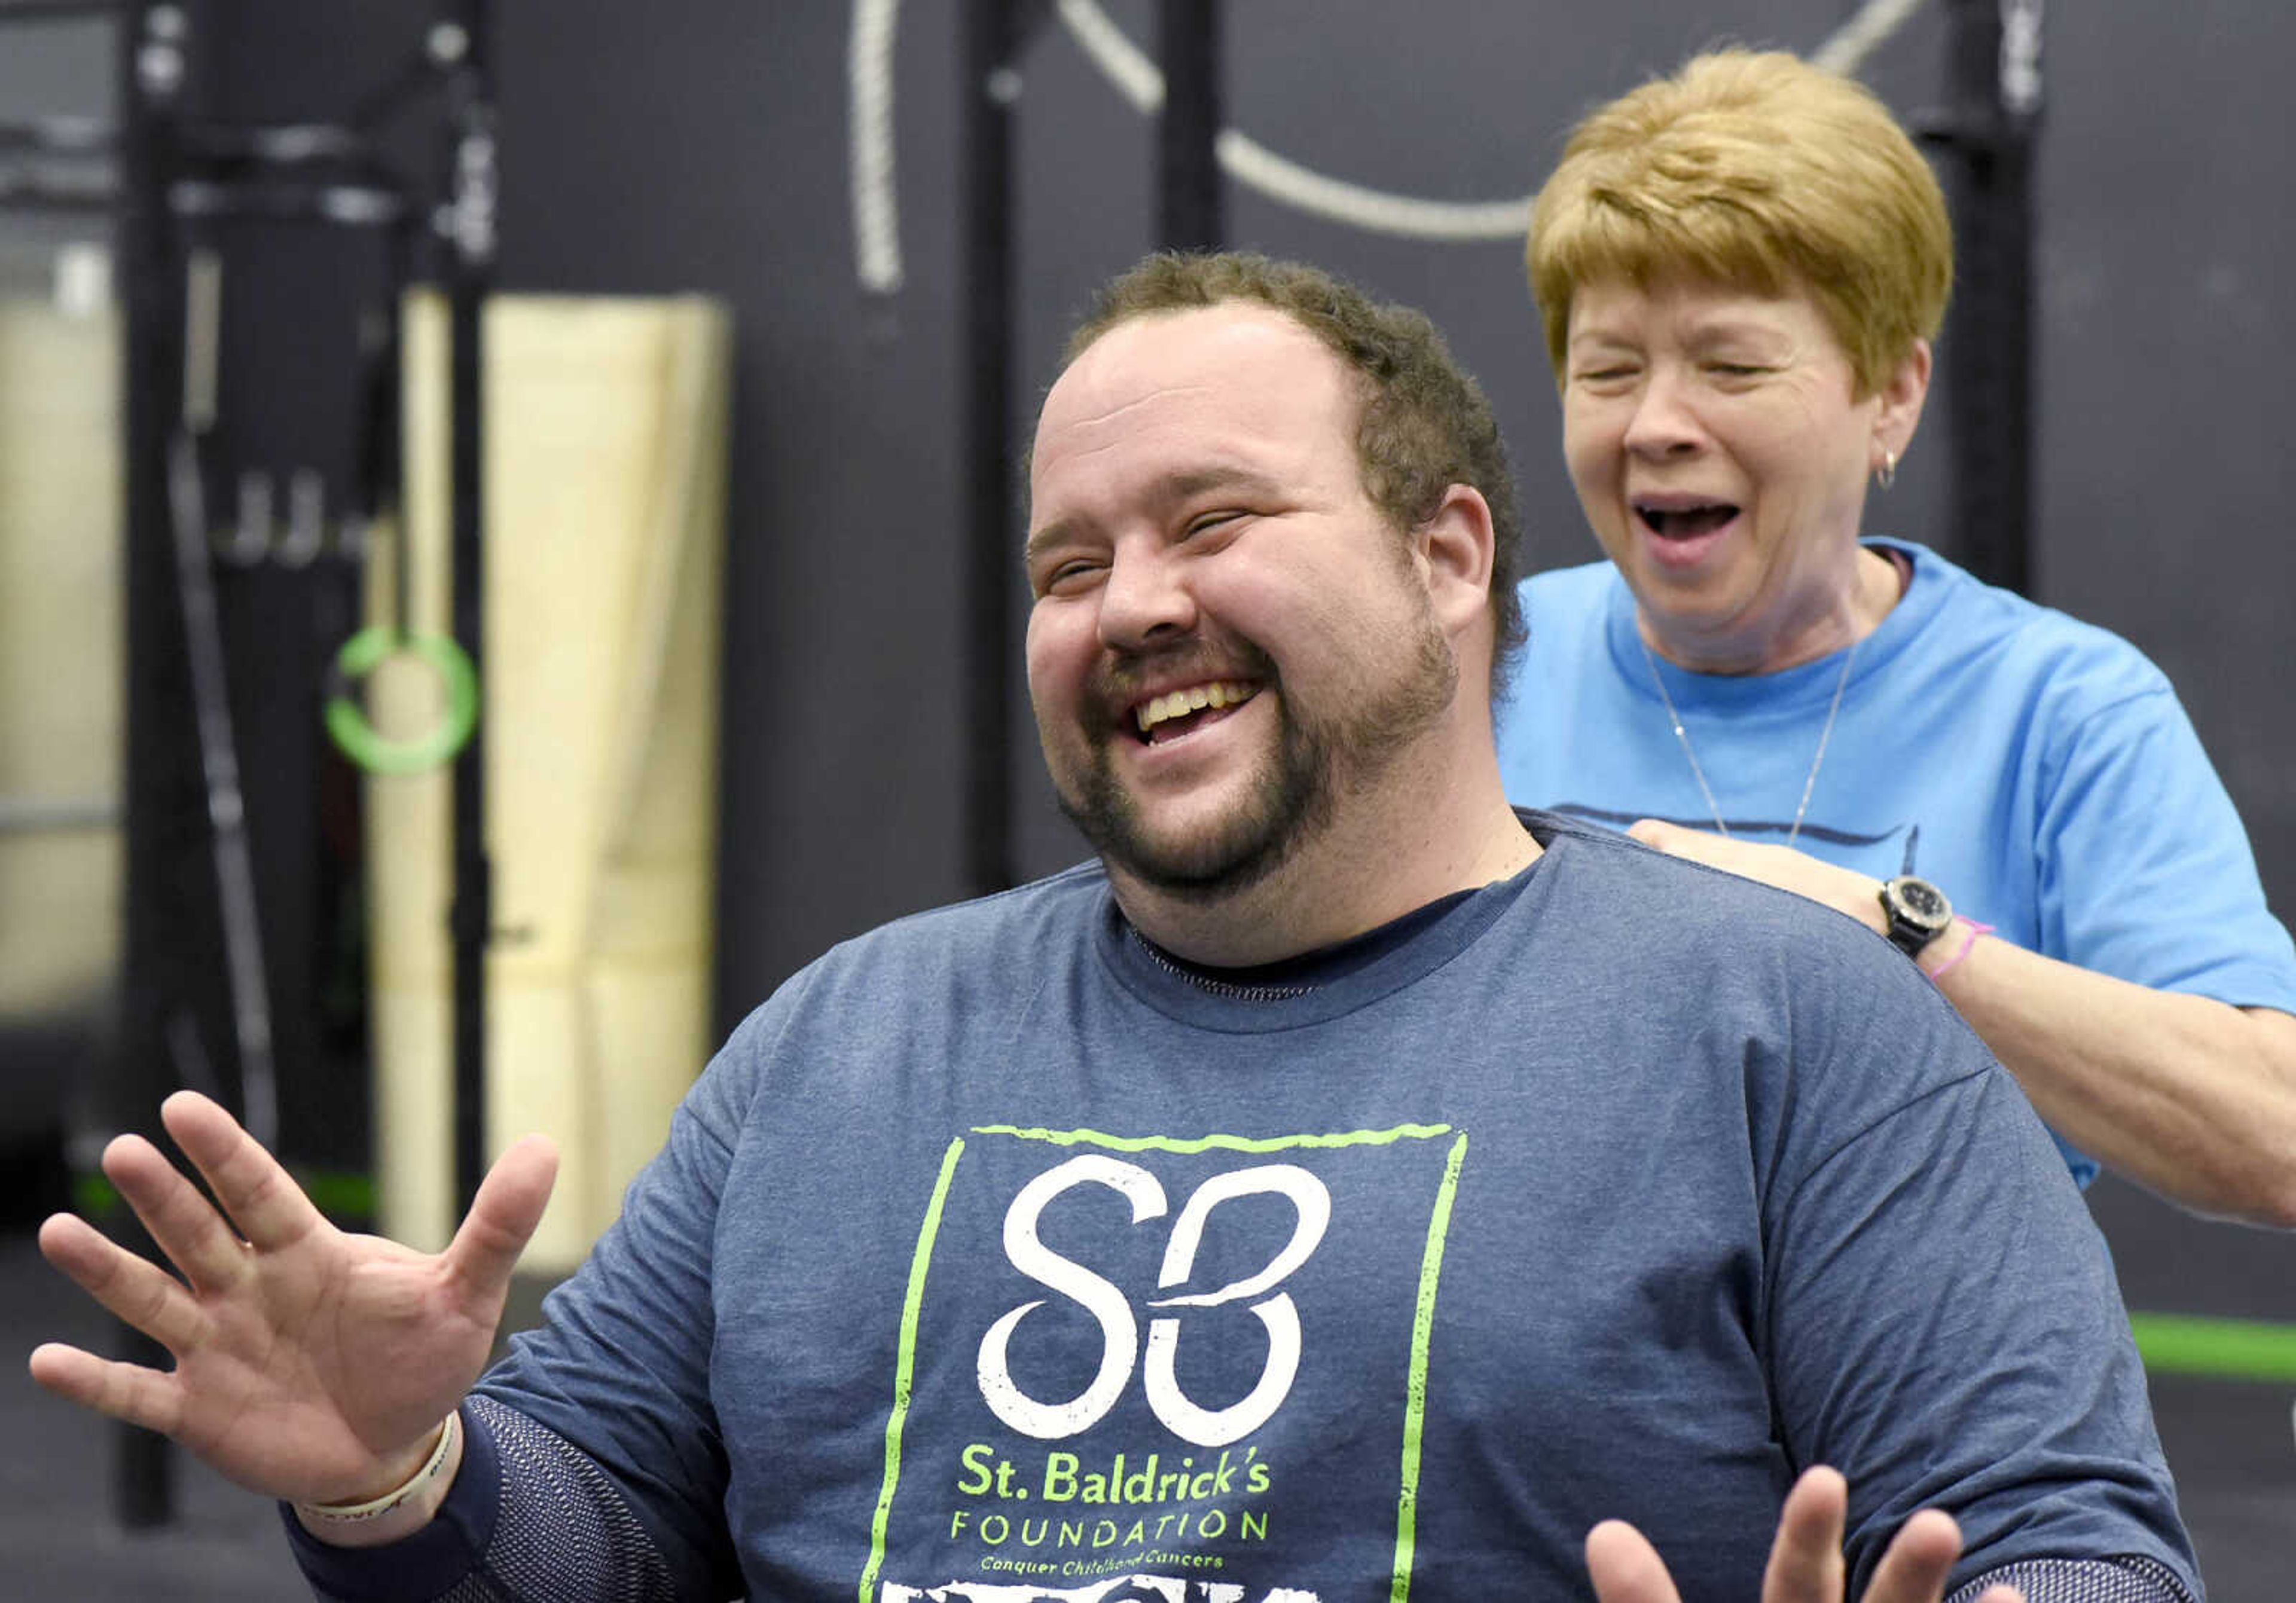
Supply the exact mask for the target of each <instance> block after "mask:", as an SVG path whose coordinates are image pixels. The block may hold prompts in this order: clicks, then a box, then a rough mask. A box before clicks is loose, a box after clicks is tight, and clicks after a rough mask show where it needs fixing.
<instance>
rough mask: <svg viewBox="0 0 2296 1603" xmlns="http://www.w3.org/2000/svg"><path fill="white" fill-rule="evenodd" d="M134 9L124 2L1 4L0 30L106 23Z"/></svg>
mask: <svg viewBox="0 0 2296 1603" xmlns="http://www.w3.org/2000/svg"><path fill="white" fill-rule="evenodd" d="M135 9H136V8H135V7H134V6H133V5H132V4H128V3H127V0H4V3H0V26H4V25H6V24H8V23H11V22H70V21H77V20H91V21H101V22H109V21H111V20H115V19H117V18H118V17H119V16H120V15H121V14H122V13H124V12H129V11H132V10H135Z"/></svg>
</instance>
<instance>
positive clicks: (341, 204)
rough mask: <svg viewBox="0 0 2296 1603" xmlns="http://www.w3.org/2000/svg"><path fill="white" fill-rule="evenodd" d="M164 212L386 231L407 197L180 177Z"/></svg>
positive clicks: (377, 190) (373, 188)
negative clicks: (222, 182) (218, 181)
mask: <svg viewBox="0 0 2296 1603" xmlns="http://www.w3.org/2000/svg"><path fill="white" fill-rule="evenodd" d="M168 210H170V211H171V212H173V213H174V214H175V215H176V216H177V217H185V218H198V219H208V218H217V217H222V218H231V217H240V218H255V219H258V220H261V221H264V222H275V223H332V224H335V225H340V226H342V227H348V228H387V227H389V226H390V225H393V224H395V223H397V222H398V220H399V219H400V218H401V217H405V216H406V196H404V195H402V194H400V193H399V192H398V191H397V190H396V189H390V188H385V187H381V186H380V185H375V184H310V185H295V184H280V183H277V182H275V181H263V182H258V183H252V184H250V183H228V184H218V183H215V182H212V181H210V180H208V179H203V178H184V179H179V180H177V181H176V183H174V184H169V185H168Z"/></svg>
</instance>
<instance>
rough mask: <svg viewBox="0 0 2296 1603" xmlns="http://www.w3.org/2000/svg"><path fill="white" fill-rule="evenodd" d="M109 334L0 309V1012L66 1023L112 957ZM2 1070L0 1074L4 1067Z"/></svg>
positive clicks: (115, 551) (54, 311) (117, 682)
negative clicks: (6, 823)
mask: <svg viewBox="0 0 2296 1603" xmlns="http://www.w3.org/2000/svg"><path fill="white" fill-rule="evenodd" d="M119 433H120V418H119V319H118V317H117V316H116V315H114V314H113V312H112V311H111V309H110V308H109V307H105V308H103V309H102V310H99V311H95V312H91V313H87V314H85V315H80V314H68V313H66V312H63V311H61V310H59V309H58V308H57V307H56V306H55V305H54V303H53V302H52V301H49V300H45V299H30V298H27V299H4V300H0V808H4V809H6V811H7V812H8V813H9V814H10V815H11V816H12V817H13V818H14V819H16V820H18V821H19V822H27V823H37V824H38V826H39V827H37V828H24V829H10V830H0V1016H5V1017H8V1018H46V1017H55V1016H62V1015H70V1014H78V1013H79V1012H81V1011H83V1010H85V1008H86V1006H87V1004H88V1003H89V1002H90V1000H91V998H92V997H93V995H94V993H96V992H97V991H99V990H100V989H101V988H102V987H103V986H107V985H109V984H110V983H111V980H112V979H113V977H114V973H115V970H116V967H117V964H118V961H119V920H120V907H119V897H120V873H121V866H120V838H119V826H118V822H117V809H118V806H119V788H120V782H121V781H120V742H121V740H122V738H123V737H122V734H121V729H120V721H121V718H122V717H123V716H124V711H123V701H122V697H123V691H122V687H121V674H122V666H121V665H122V658H123V655H124V643H125V642H124V640H123V634H122V632H123V627H124V626H123V624H122V621H121V617H120V598H121V594H122V578H121V571H120V522H121V511H120V500H119V495H120V482H119V481H120V463H119V449H120V447H119ZM0 1072H4V1071H0Z"/></svg>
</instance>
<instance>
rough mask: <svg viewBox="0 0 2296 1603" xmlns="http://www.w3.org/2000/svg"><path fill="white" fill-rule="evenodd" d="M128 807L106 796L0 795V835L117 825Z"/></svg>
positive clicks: (31, 833) (54, 831)
mask: <svg viewBox="0 0 2296 1603" xmlns="http://www.w3.org/2000/svg"><path fill="white" fill-rule="evenodd" d="M126 816H127V809H126V808H125V807H123V806H121V805H120V803H119V800H118V799H117V798H116V797H108V796H85V797H82V796H70V797H66V796H59V797H43V796H0V835H42V834H50V833H61V832H63V831H65V830H110V829H116V828H118V827H119V823H120V821H121V820H122V819H124V818H125V817H126Z"/></svg>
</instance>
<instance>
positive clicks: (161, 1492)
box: [100, 4, 191, 1530]
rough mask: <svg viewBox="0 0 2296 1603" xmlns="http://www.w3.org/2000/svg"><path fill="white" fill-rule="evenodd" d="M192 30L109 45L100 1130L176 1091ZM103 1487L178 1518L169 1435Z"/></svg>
mask: <svg viewBox="0 0 2296 1603" xmlns="http://www.w3.org/2000/svg"><path fill="white" fill-rule="evenodd" d="M187 26H188V25H187V22H186V20H185V17H184V12H183V10H182V9H181V8H180V7H178V6H175V5H152V4H143V5H134V6H129V7H127V8H125V9H123V10H122V11H121V12H120V14H119V20H118V23H117V33H116V37H115V41H114V44H115V48H116V50H117V52H118V69H117V70H118V93H119V179H118V183H119V200H118V216H117V224H116V226H117V229H118V233H117V235H116V240H115V248H116V249H117V251H118V253H119V274H118V282H119V294H120V313H121V315H120V330H121V339H120V372H119V395H120V410H121V413H122V438H121V440H120V469H121V473H122V475H123V478H124V480H125V482H124V484H123V485H122V505H123V507H124V509H125V514H126V516H125V525H124V535H125V538H124V545H125V552H124V560H123V566H124V568H125V569H126V576H127V608H126V611H127V651H126V662H127V673H126V704H127V705H126V717H125V720H124V724H125V734H126V740H127V747H126V750H125V751H124V753H123V754H122V757H121V772H122V773H123V775H124V776H125V785H124V791H125V797H126V811H125V822H124V823H123V826H122V833H123V836H124V846H125V857H126V887H125V896H123V898H122V899H123V903H124V906H125V913H124V928H123V929H122V932H121V975H120V1021H119V1037H118V1043H117V1044H116V1046H115V1047H114V1049H113V1050H114V1051H116V1052H117V1054H118V1056H117V1059H116V1060H115V1062H114V1065H113V1072H112V1073H111V1075H110V1076H108V1077H109V1078H110V1079H111V1088H110V1090H111V1095H110V1097H109V1098H107V1099H106V1101H107V1103H108V1105H107V1106H104V1107H102V1108H101V1110H100V1114H101V1117H102V1123H103V1125H104V1126H105V1127H106V1128H107V1129H109V1130H135V1129H147V1128H149V1127H150V1125H151V1122H152V1109H153V1108H156V1107H157V1106H158V1105H159V1103H160V1099H161V1098H162V1097H164V1096H165V1095H166V1094H167V1093H168V1091H169V1090H170V1089H172V1086H173V1082H172V1080H171V1077H170V1076H169V1075H168V1072H167V1067H166V1066H167V1065H168V1062H169V1060H170V1057H171V1053H170V1051H169V1050H168V1021H169V1018H170V1017H171V1016H173V1015H174V1014H175V1012H176V1005H177V997H176V992H177V989H178V980H177V972H178V965H177V964H176V961H174V960H173V958H172V957H171V955H170V953H169V945H170V943H171V942H176V941H180V940H182V939H183V938H184V931H183V928H182V920H180V919H179V918H173V917H171V916H170V913H171V910H173V909H174V908H175V907H176V904H177V902H178V895H177V889H176V882H177V879H178V863H179V862H180V860H181V857H182V855H183V853H184V841H183V838H182V826H181V824H180V823H179V822H178V821H179V820H180V819H181V818H182V816H184V812H185V810H186V809H187V808H188V807H189V806H191V803H190V801H189V800H188V798H187V797H186V796H185V794H184V783H183V775H184V742H183V740H182V738H181V736H182V732H183V730H184V728H185V727H186V726H187V720H186V719H185V717H184V713H185V711H186V709H187V708H188V707H189V706H190V701H191V691H190V686H189V683H188V681H187V679H186V677H185V673H184V650H183V645H182V642H181V635H180V624H179V622H178V613H177V611H176V593H175V572H176V566H175V547H174V543H173V541H172V539H171V537H170V528H169V524H168V488H167V474H166V462H167V460H168V435H169V433H170V432H171V431H172V429H174V427H175V425H176V409H177V406H178V402H179V396H180V392H181V388H182V372H183V359H184V350H183V323H182V306H183V301H182V297H181V294H180V280H179V277H178V272H179V269H180V266H181V264H180V262H179V261H178V260H177V259H176V251H175V250H174V249H172V248H171V227H170V224H169V221H168V184H169V182H170V180H171V178H172V176H173V168H174V166H175V151H176V137H175V126H176V115H177V110H178V105H179V98H180V95H181V94H182V90H183V84H184V72H185V54H186V51H187V48H188V43H189V42H188V40H187V39H186V38H185V37H184V36H185V32H186V29H187ZM114 1228H115V1229H116V1230H117V1231H119V1234H120V1235H121V1236H122V1237H123V1238H124V1239H127V1241H128V1242H129V1243H130V1244H131V1245H135V1246H138V1247H141V1248H142V1249H143V1250H144V1251H147V1252H148V1251H150V1250H151V1242H150V1239H149V1237H148V1236H144V1235H143V1232H142V1231H141V1228H140V1227H139V1226H138V1225H137V1224H136V1222H135V1218H134V1217H133V1215H128V1214H127V1212H126V1210H125V1209H124V1208H123V1209H121V1210H119V1220H118V1221H116V1222H114ZM114 1352H115V1354H116V1355H117V1356H119V1357H120V1358H123V1359H125V1360H127V1362H132V1363H138V1364H144V1365H148V1366H151V1367H152V1368H157V1369H165V1368H166V1367H168V1354H167V1353H166V1351H165V1350H164V1349H162V1348H161V1347H160V1345H159V1344H158V1343H157V1342H154V1341H152V1339H151V1338H150V1337H146V1336H143V1335H142V1334H140V1333H139V1332H137V1331H135V1330H134V1329H130V1328H128V1327H127V1326H126V1325H124V1324H123V1325H121V1326H119V1331H118V1337H117V1338H116V1345H115V1346H114ZM111 1495H112V1507H113V1510H114V1512H115V1514H116V1515H117V1516H118V1517H119V1523H120V1524H121V1525H125V1526H127V1527H128V1528H129V1529H131V1530H133V1529H142V1528H145V1527H149V1526H153V1525H166V1524H167V1523H168V1522H169V1521H170V1520H171V1519H172V1518H173V1517H175V1460H174V1447H173V1444H171V1443H170V1442H169V1441H168V1439H167V1438H166V1437H165V1436H161V1435H154V1434H153V1433H152V1432H151V1431H147V1430H141V1429H138V1428H137V1427H135V1426H132V1425H126V1424H122V1425H119V1426H116V1427H114V1430H113V1436H112V1454H111Z"/></svg>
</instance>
